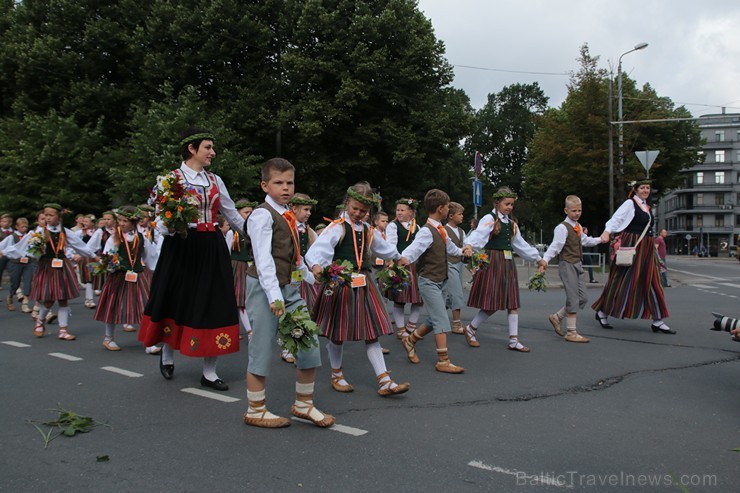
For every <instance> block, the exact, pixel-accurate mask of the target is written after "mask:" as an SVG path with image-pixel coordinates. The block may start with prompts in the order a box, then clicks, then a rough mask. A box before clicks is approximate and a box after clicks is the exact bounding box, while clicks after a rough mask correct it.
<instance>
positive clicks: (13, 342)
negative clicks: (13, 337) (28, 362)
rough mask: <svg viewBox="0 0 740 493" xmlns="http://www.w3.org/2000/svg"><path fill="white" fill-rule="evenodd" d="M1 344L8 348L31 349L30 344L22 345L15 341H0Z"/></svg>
mask: <svg viewBox="0 0 740 493" xmlns="http://www.w3.org/2000/svg"><path fill="white" fill-rule="evenodd" d="M0 342H2V343H3V344H7V345H8V346H13V347H31V345H30V344H23V343H22V342H16V341H0Z"/></svg>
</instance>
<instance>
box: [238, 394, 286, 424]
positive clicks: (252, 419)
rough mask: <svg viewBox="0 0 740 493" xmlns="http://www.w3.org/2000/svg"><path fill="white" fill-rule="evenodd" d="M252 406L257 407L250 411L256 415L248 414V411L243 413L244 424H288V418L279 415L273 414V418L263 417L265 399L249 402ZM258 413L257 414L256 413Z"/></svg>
mask: <svg viewBox="0 0 740 493" xmlns="http://www.w3.org/2000/svg"><path fill="white" fill-rule="evenodd" d="M250 405H251V406H252V407H253V408H257V409H259V410H258V411H257V412H255V413H252V414H255V415H256V416H249V412H246V413H244V418H243V419H244V424H246V425H249V426H257V427H259V428H285V427H286V426H290V420H289V419H288V418H283V417H281V416H275V417H274V418H265V414H267V412H268V411H267V408H266V407H265V401H264V400H262V401H257V402H250ZM257 413H259V414H257Z"/></svg>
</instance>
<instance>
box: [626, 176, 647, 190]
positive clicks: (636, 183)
mask: <svg viewBox="0 0 740 493" xmlns="http://www.w3.org/2000/svg"><path fill="white" fill-rule="evenodd" d="M652 184H653V180H651V179H649V178H642V179H640V180H632V181H631V182H629V183H628V184H627V186H629V187H630V188H637V187H639V186H640V185H652Z"/></svg>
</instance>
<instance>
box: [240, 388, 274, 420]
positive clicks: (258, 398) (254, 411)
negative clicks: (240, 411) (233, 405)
mask: <svg viewBox="0 0 740 493" xmlns="http://www.w3.org/2000/svg"><path fill="white" fill-rule="evenodd" d="M264 400H265V391H264V390H260V391H259V392H250V391H249V390H247V401H248V402H249V407H248V408H247V415H249V416H250V417H252V418H264V419H275V418H278V417H279V416H276V415H274V414H272V413H271V412H270V411H268V410H267V406H266V405H265V404H261V405H259V406H256V405H254V404H255V403H257V402H263V401H264ZM263 413H264V414H263Z"/></svg>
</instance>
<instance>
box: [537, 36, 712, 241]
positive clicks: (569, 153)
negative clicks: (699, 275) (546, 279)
mask: <svg viewBox="0 0 740 493" xmlns="http://www.w3.org/2000/svg"><path fill="white" fill-rule="evenodd" d="M598 59H599V57H593V56H591V54H590V52H589V50H588V45H583V46H582V47H581V50H580V57H579V58H578V61H579V63H580V65H581V67H580V70H579V72H578V73H576V74H574V75H573V77H572V78H571V80H570V83H569V84H568V95H567V97H566V99H565V101H564V102H563V104H562V105H561V106H560V107H559V108H553V109H549V110H547V111H546V112H545V114H544V116H543V117H542V120H541V124H540V126H539V128H538V129H537V131H536V132H535V135H534V138H533V139H532V144H531V155H530V159H529V161H528V162H527V164H526V165H525V167H524V192H525V195H526V196H527V197H528V198H529V199H530V200H531V201H532V202H533V203H536V213H537V214H538V215H539V218H540V220H541V223H542V224H544V225H545V227H546V229H548V230H550V226H554V225H555V224H556V223H557V222H559V221H560V220H562V216H563V214H562V209H563V203H564V199H565V197H566V196H567V195H570V194H574V195H578V196H579V197H580V198H581V199H582V201H583V206H584V216H583V222H584V224H586V225H592V228H594V229H595V230H598V229H600V228H602V227H603V226H602V225H603V224H604V223H605V222H606V220H607V219H608V214H609V204H608V201H609V194H608V190H609V173H608V157H609V156H608V145H609V142H608V130H609V118H608V102H609V74H608V73H607V72H606V71H605V70H603V69H598V68H597V63H598ZM623 77H624V79H623V84H622V93H623V95H624V96H623V101H624V104H623V106H624V115H625V118H629V119H634V120H645V119H651V118H656V116H657V115H660V116H659V117H660V118H677V117H684V116H686V115H687V114H688V112H687V111H686V110H685V108H683V107H679V108H675V107H674V105H673V103H672V102H671V100H670V99H668V98H664V97H658V96H657V94H656V93H655V91H653V90H652V89H651V88H650V86H649V85H646V86H644V87H643V89H642V90H637V89H636V87H635V84H634V82H633V81H632V80H630V79H629V77H626V76H624V75H623ZM624 135H625V150H624V153H625V170H624V176H625V177H626V178H627V179H628V180H631V179H634V178H638V177H641V176H644V170H643V169H642V166H641V165H640V164H639V161H637V159H636V158H635V157H634V152H633V151H635V150H643V149H658V150H660V151H661V155H660V160H659V163H658V164H656V165H655V169H654V172H653V173H652V176H653V177H654V178H655V180H656V181H655V187H656V188H657V189H659V190H661V191H665V190H666V189H667V188H668V187H670V186H673V185H675V184H676V182H677V180H678V179H679V178H678V171H679V170H681V169H684V168H687V167H690V166H693V165H694V164H696V163H697V162H698V160H699V158H698V156H697V154H696V152H695V149H696V148H697V147H698V146H699V145H700V144H701V136H700V133H699V130H698V127H697V126H696V125H695V124H694V123H692V122H671V123H669V124H660V125H654V124H641V125H639V126H632V125H625V126H624ZM615 148H616V146H615ZM615 160H616V159H615ZM615 190H617V192H616V194H615V195H616V197H617V199H618V200H619V199H620V197H623V196H624V195H623V194H626V191H624V190H623V189H622V188H621V187H616V188H615Z"/></svg>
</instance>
